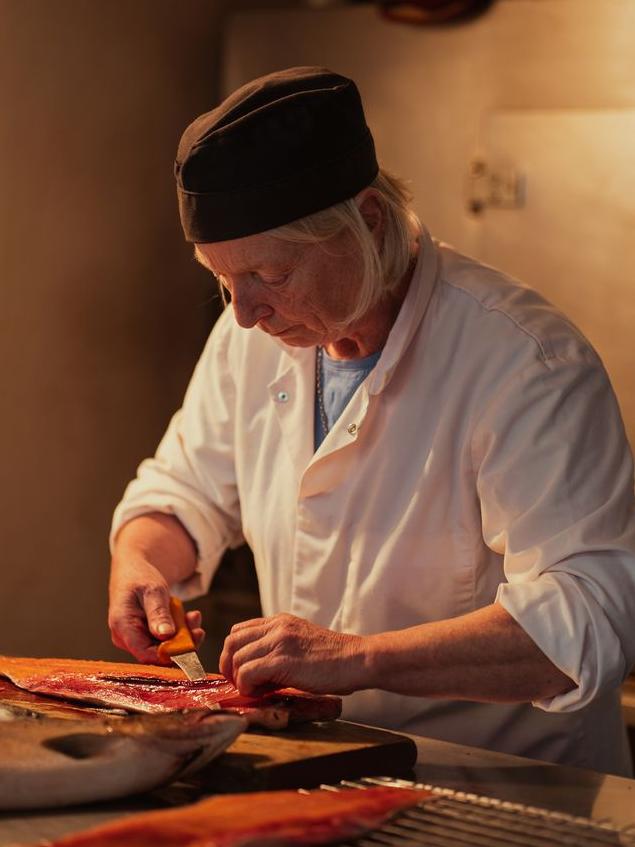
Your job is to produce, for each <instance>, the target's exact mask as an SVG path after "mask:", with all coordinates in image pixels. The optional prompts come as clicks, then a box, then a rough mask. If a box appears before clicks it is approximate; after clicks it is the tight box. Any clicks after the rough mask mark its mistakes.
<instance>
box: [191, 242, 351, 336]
mask: <svg viewBox="0 0 635 847" xmlns="http://www.w3.org/2000/svg"><path fill="white" fill-rule="evenodd" d="M197 253H198V257H199V260H200V261H202V262H203V264H204V265H205V266H206V267H207V268H208V269H209V270H210V271H212V273H213V274H214V275H215V276H216V277H218V279H219V280H220V282H221V283H222V284H223V285H224V286H225V288H226V289H227V290H228V291H229V293H230V294H231V302H232V308H233V310H234V315H235V318H236V321H237V323H238V324H239V325H240V326H242V327H245V328H250V327H253V326H257V327H258V328H259V329H261V330H262V331H263V332H266V333H268V334H269V335H273V336H276V337H278V338H280V339H281V340H282V341H284V342H285V344H290V345H292V346H295V347H312V346H315V345H318V344H319V345H322V346H326V345H327V344H332V343H333V342H335V341H337V340H338V338H341V337H344V336H346V335H347V334H348V333H347V330H349V331H350V328H349V327H343V324H345V322H346V316H347V315H348V314H350V313H351V311H352V309H353V308H354V306H355V302H356V299H357V296H358V293H359V289H360V285H361V280H362V265H361V259H360V256H359V249H358V248H357V245H356V244H355V242H354V240H353V238H352V237H351V236H350V234H349V233H343V234H340V235H337V236H335V237H334V238H332V239H330V240H328V241H326V242H323V243H320V244H295V243H291V242H286V241H281V240H280V239H277V238H274V237H273V236H271V235H268V234H267V233H260V234H258V235H250V236H247V237H245V238H236V239H233V240H231V241H220V242H216V243H213V244H198V245H197Z"/></svg>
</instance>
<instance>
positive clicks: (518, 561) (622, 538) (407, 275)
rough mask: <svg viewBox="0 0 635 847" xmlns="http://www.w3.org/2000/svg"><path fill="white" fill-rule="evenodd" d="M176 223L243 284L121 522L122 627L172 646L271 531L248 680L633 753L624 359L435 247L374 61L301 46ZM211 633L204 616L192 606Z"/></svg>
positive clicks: (534, 739)
mask: <svg viewBox="0 0 635 847" xmlns="http://www.w3.org/2000/svg"><path fill="white" fill-rule="evenodd" d="M176 177H177V186H178V196H179V205H180V213H181V221H182V224H183V229H184V232H185V237H186V239H187V240H188V241H189V242H191V243H193V244H194V250H195V254H196V258H197V259H198V261H199V262H201V263H202V264H203V265H204V266H205V267H206V268H207V269H209V271H210V272H211V273H212V274H213V275H214V276H215V277H216V278H217V279H218V280H219V282H220V284H221V285H222V286H223V288H224V289H225V290H226V291H227V292H228V294H229V295H230V296H231V308H230V309H227V310H226V311H225V312H224V314H223V315H222V317H221V318H220V320H219V321H218V322H217V324H216V326H215V327H214V330H213V332H212V333H211V335H210V338H209V341H208V343H207V346H206V347H205V350H204V352H203V354H202V356H201V359H200V361H199V363H198V365H197V367H196V370H195V372H194V375H193V377H192V381H191V383H190V386H189V388H188V391H187V394H186V396H185V400H184V403H183V407H182V409H181V410H180V411H179V412H177V414H176V415H175V416H174V418H173V419H172V422H171V423H170V425H169V428H168V430H167V432H166V434H165V436H164V438H163V440H162V442H161V444H160V445H159V447H158V450H157V453H156V456H155V457H154V458H152V459H149V460H147V461H145V462H143V463H142V464H141V466H140V468H139V471H138V475H137V478H136V479H135V480H134V481H133V482H131V483H130V485H129V486H128V488H127V490H126V493H125V495H124V498H123V500H122V502H121V503H120V504H119V506H118V508H117V511H116V514H115V518H114V524H113V531H112V550H113V564H112V578H111V611H110V626H111V630H112V634H113V640H114V643H115V644H117V645H118V646H119V647H122V648H124V649H126V650H128V651H130V652H131V653H132V654H133V655H134V656H136V657H137V658H138V659H139V660H141V661H145V662H156V661H158V659H157V652H156V648H157V643H158V641H159V640H161V639H164V638H166V637H168V636H169V635H171V634H173V631H174V626H173V622H172V619H171V617H170V614H169V610H168V597H169V593H170V591H172V592H175V593H177V594H179V595H180V596H181V597H183V598H191V597H195V596H197V595H200V594H201V593H203V592H205V591H206V590H207V588H208V586H209V584H210V581H211V579H212V576H213V573H214V570H215V568H216V566H217V564H218V561H219V559H220V557H221V555H222V553H223V551H224V550H225V549H226V548H227V547H230V546H234V545H237V544H239V543H241V542H242V541H243V540H246V541H247V542H248V543H249V544H250V546H251V548H252V550H253V553H254V558H255V563H256V569H257V574H258V582H259V586H260V594H261V602H262V607H263V612H264V617H262V618H258V619H256V620H249V621H245V622H243V623H240V624H238V625H236V626H235V627H233V629H232V631H231V633H230V634H229V636H228V637H227V639H226V642H225V646H224V650H223V653H222V656H221V661H220V669H221V671H222V672H223V673H224V674H225V675H226V676H227V677H228V678H230V679H231V680H233V681H234V683H235V684H236V685H237V686H238V688H239V689H240V691H241V692H243V693H245V694H249V693H253V692H256V691H258V690H259V689H262V688H266V687H270V686H282V685H285V686H286V685H293V686H297V687H299V688H303V689H307V690H309V691H313V692H329V693H336V694H337V693H339V694H350V696H349V697H347V698H346V700H345V708H344V715H345V717H347V718H349V719H353V720H358V721H362V722H365V723H372V724H378V725H381V726H386V727H392V728H395V729H402V730H405V731H409V732H415V733H419V734H424V735H427V736H432V737H437V738H443V739H447V740H452V741H457V742H461V743H466V744H472V745H478V746H484V747H490V748H493V749H497V750H503V751H507V752H512V753H518V754H524V755H529V756H535V757H537V758H541V759H547V760H552V761H559V762H567V763H570V764H576V765H581V766H587V767H594V768H598V769H601V770H607V771H613V772H617V773H624V774H626V773H628V772H629V764H628V752H627V746H626V741H625V734H624V729H623V725H622V722H621V715H620V705H619V685H620V683H621V682H622V680H623V679H624V677H625V675H626V674H627V673H628V671H629V668H630V667H631V665H632V663H633V660H634V657H635V637H634V633H635V630H634V629H633V623H632V610H633V609H634V608H635V518H634V508H633V466H632V460H631V457H630V453H629V450H628V446H627V443H626V440H625V436H624V431H623V426H622V422H621V419H620V413H619V410H618V407H617V403H616V401H615V397H614V395H613V392H612V390H611V386H610V383H609V380H608V378H607V375H606V373H605V371H604V369H603V367H602V364H601V362H600V361H599V359H598V357H597V355H596V353H595V352H594V351H593V350H592V349H591V347H590V346H589V344H588V342H587V341H586V340H585V339H584V338H583V337H582V335H581V334H580V333H579V332H578V331H577V330H576V329H575V328H574V327H573V326H572V325H571V324H570V323H569V322H568V321H567V320H566V318H564V317H563V316H562V315H561V314H560V313H558V312H557V311H556V310H555V309H554V308H553V307H552V306H551V305H549V304H548V303H547V302H546V301H545V300H544V299H542V298H541V297H540V296H539V295H538V294H537V293H535V292H534V291H532V290H530V289H529V288H527V287H525V286H523V285H521V284H519V283H518V282H516V281H515V280H512V279H509V278H507V277H505V276H504V275H503V274H501V273H498V272H496V271H494V270H493V269H492V268H489V267H485V266H483V265H481V264H479V263H478V262H476V261H473V260H471V259H469V258H466V257H464V256H461V255H459V254H458V253H456V252H455V251H454V250H452V249H451V248H450V247H448V246H446V245H443V244H439V243H437V242H435V241H434V240H433V239H432V238H431V237H430V235H429V234H428V232H427V231H426V230H425V229H424V228H423V227H422V226H421V225H420V224H419V222H418V220H417V218H416V216H415V214H414V213H413V211H412V210H411V209H410V208H409V205H408V196H407V192H406V191H405V189H404V186H403V184H402V183H401V182H400V181H399V180H397V179H396V178H394V177H392V176H390V175H389V174H387V173H386V172H384V171H382V170H381V169H379V168H378V165H377V161H376V158H375V151H374V145H373V140H372V137H371V135H370V132H369V130H368V127H367V126H366V122H365V118H364V113H363V109H362V105H361V102H360V99H359V94H358V92H357V89H356V87H355V85H354V83H353V82H352V81H351V80H349V79H347V78H345V77H342V76H339V75H338V74H334V73H331V72H330V71H327V70H324V69H320V68H292V69H290V70H287V71H283V72H279V73H275V74H271V75H269V76H266V77H263V78H261V79H257V80H255V81H254V82H251V83H249V84H248V85H245V86H244V87H242V88H241V89H239V90H238V91H236V92H235V93H234V94H233V95H231V96H230V97H229V98H228V99H227V100H226V101H225V102H223V103H222V104H221V105H220V106H219V107H218V108H216V109H215V110H213V111H212V112H209V113H207V114H204V115H202V116H201V117H199V118H198V119H197V120H196V121H194V123H193V124H191V125H190V127H188V129H187V130H186V131H185V133H184V135H183V138H182V140H181V144H180V146H179V151H178V157H177V162H176ZM189 624H190V627H191V628H192V630H193V632H194V635H195V638H196V639H197V640H200V638H201V637H202V635H203V631H202V629H201V628H200V626H201V618H200V614H199V613H198V612H190V613H189Z"/></svg>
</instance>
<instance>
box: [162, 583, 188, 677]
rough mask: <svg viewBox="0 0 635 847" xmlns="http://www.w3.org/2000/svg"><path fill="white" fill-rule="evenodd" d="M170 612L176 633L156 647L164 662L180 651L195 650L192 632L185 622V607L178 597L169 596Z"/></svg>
mask: <svg viewBox="0 0 635 847" xmlns="http://www.w3.org/2000/svg"><path fill="white" fill-rule="evenodd" d="M170 614H171V615H172V620H173V621H174V625H175V627H176V634H175V635H173V636H172V638H168V640H167V641H162V642H161V644H159V646H158V648H157V653H158V654H159V658H160V659H162V660H163V661H164V662H166V661H168V660H169V658H170V656H178V655H179V654H180V653H191V652H192V651H195V650H196V647H195V646H194V641H193V640H192V634H191V632H190V630H189V627H188V625H187V623H186V622H185V609H184V608H183V603H181V601H180V600H179V599H178V597H170Z"/></svg>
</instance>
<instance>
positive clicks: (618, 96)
mask: <svg viewBox="0 0 635 847" xmlns="http://www.w3.org/2000/svg"><path fill="white" fill-rule="evenodd" d="M634 43H635V3H634V2H633V0H498V2H496V3H495V4H494V6H493V7H492V9H491V11H490V12H489V13H487V14H486V15H484V16H482V17H481V18H479V19H477V20H476V21H473V22H472V23H470V24H464V25H459V26H453V27H415V26H406V25H399V24H396V23H393V22H388V21H385V20H383V19H382V18H381V17H380V16H379V14H378V12H377V10H376V9H375V8H373V7H372V6H371V5H366V4H364V5H360V6H356V5H355V6H335V7H333V8H331V9H329V10H323V11H319V12H318V11H316V10H308V9H305V10H300V9H296V10H289V9H287V10H280V11H277V12H268V13H265V12H263V11H257V10H250V11H248V12H246V11H245V12H242V13H240V14H237V15H235V16H234V17H233V19H232V23H231V27H230V29H229V32H228V37H227V47H226V62H225V66H224V86H225V87H226V88H227V89H231V88H233V87H235V86H236V85H238V84H240V83H242V82H243V81H244V80H246V79H249V78H250V77H253V76H256V75H258V74H261V73H265V72H268V71H270V70H274V69H277V68H281V67H285V66H288V65H294V64H323V65H327V66H330V67H332V68H334V69H335V70H339V71H340V72H342V73H345V74H349V75H350V76H352V77H353V78H354V79H355V80H356V81H357V82H358V84H359V86H360V89H361V91H362V95H363V97H364V101H365V103H366V107H367V114H368V118H369V123H370V125H371V127H372V129H373V132H374V135H375V138H376V142H377V146H378V150H379V152H380V157H381V159H382V162H383V164H384V165H386V166H387V167H389V168H390V169H392V170H394V171H396V172H397V173H399V174H401V175H402V176H405V177H407V178H408V179H410V180H411V184H412V189H413V192H414V194H415V198H416V203H415V205H416V208H417V211H418V212H419V214H420V216H421V218H422V220H423V221H424V222H425V223H426V224H427V225H428V227H429V228H430V229H431V231H432V232H433V233H434V234H435V235H436V236H438V237H440V238H442V239H444V240H446V241H449V242H451V243H453V244H454V245H455V246H457V247H458V248H459V249H461V250H463V251H465V252H468V253H470V254H472V255H476V256H477V257H480V258H482V259H484V260H485V261H488V262H489V263H491V264H494V265H497V266H499V267H502V268H503V269H504V270H507V271H508V272H511V273H513V274H515V275H518V276H520V277H521V278H522V279H524V280H525V281H526V282H528V283H530V284H532V285H534V286H536V287H537V288H539V289H540V290H541V291H542V292H543V293H544V294H545V295H546V296H548V297H549V298H550V299H552V300H553V301H554V302H555V303H556V304H557V305H559V306H560V307H561V308H563V309H565V310H566V311H567V313H568V314H569V315H570V316H571V317H572V318H573V319H574V320H575V321H576V323H578V325H579V326H580V327H581V328H582V330H583V331H584V332H585V333H586V334H587V335H588V336H589V337H590V338H591V340H592V341H593V343H594V344H595V345H596V346H597V348H598V350H599V351H600V353H601V355H602V356H603V358H604V360H605V362H606V365H607V367H608V370H609V373H610V375H611V378H612V380H613V382H614V385H615V387H616V391H617V393H618V397H619V400H620V403H621V405H622V409H623V414H624V417H625V420H626V424H627V428H628V431H629V435H630V438H631V443H632V444H633V445H635V378H634V376H633V374H635V344H633V340H632V336H633V331H634V330H635V239H634V238H633V236H632V233H633V232H634V230H635V167H634V166H633V149H634V148H635V138H634V137H633V135H634V128H635V49H633V44H634ZM476 154H479V155H481V154H482V155H484V156H485V157H486V159H487V160H491V161H492V162H494V163H495V164H496V163H498V164H504V165H505V166H507V165H511V166H514V167H516V168H517V169H518V170H519V172H520V173H521V174H522V175H523V176H524V177H525V179H526V186H527V191H526V202H525V205H524V206H523V208H522V209H519V210H487V211H486V212H485V213H484V214H482V215H479V216H474V215H472V214H470V213H469V212H468V209H467V190H466V185H467V174H468V169H469V163H470V160H471V159H472V157H473V156H474V155H476Z"/></svg>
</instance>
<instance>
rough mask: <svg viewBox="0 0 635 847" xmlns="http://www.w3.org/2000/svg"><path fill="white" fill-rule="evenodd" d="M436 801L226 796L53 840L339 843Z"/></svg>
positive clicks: (74, 845) (232, 846)
mask: <svg viewBox="0 0 635 847" xmlns="http://www.w3.org/2000/svg"><path fill="white" fill-rule="evenodd" d="M429 800H432V802H434V797H433V795H432V794H431V792H429V791H426V790H424V789H411V788H391V787H377V788H368V789H366V790H359V789H345V790H342V791H338V792H333V791H315V792H311V793H310V794H299V793H298V792H296V791H259V792H257V793H255V794H223V795H220V796H216V797H211V798H209V799H207V800H202V801H201V802H199V803H195V804H194V805H192V806H182V807H181V808H179V809H168V810H165V811H159V812H145V813H143V814H139V815H134V816H132V817H129V818H126V819H125V820H122V821H115V822H113V823H108V824H104V825H101V826H97V827H95V828H93V829H89V830H86V831H84V832H79V833H75V834H73V835H68V836H66V837H64V838H61V839H59V840H58V841H54V842H52V844H50V847H148V845H150V844H151V845H155V847H158V846H159V845H160V847H177V845H178V847H278V845H280V847H282V845H294V844H298V845H299V844H304V845H309V844H331V843H333V842H341V841H342V840H343V839H348V838H354V837H356V836H358V835H361V834H362V833H364V832H367V831H368V830H371V829H375V828H377V827H379V826H381V825H382V824H383V823H385V822H386V821H387V820H388V819H389V818H390V817H391V816H392V815H393V814H395V813H396V812H398V811H400V810H403V809H407V808H410V807H412V806H415V805H417V804H419V803H422V802H424V801H429Z"/></svg>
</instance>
